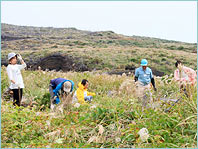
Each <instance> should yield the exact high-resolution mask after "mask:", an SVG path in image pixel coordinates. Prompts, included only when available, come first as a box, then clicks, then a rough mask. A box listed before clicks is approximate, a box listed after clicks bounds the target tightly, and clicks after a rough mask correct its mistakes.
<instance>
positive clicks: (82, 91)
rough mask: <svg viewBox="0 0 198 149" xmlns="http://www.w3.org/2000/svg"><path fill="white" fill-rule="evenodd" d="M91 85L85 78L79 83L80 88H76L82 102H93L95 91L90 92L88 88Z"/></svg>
mask: <svg viewBox="0 0 198 149" xmlns="http://www.w3.org/2000/svg"><path fill="white" fill-rule="evenodd" d="M88 86H89V82H88V80H86V79H83V80H82V82H79V83H78V89H77V90H76V97H77V99H78V102H79V103H80V104H83V103H85V101H88V102H91V101H92V99H93V96H95V95H96V94H95V93H92V92H88V91H87V88H88Z"/></svg>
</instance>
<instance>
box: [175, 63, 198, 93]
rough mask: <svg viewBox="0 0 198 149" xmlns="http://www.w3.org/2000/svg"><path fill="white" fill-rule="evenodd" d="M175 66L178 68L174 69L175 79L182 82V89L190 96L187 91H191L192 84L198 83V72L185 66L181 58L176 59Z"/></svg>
mask: <svg viewBox="0 0 198 149" xmlns="http://www.w3.org/2000/svg"><path fill="white" fill-rule="evenodd" d="M175 67H176V68H177V69H176V70H175V71H174V79H175V80H176V81H177V82H178V83H179V84H180V91H184V93H185V94H186V96H187V97H188V96H189V95H188V93H187V92H189V91H190V89H189V88H190V86H193V85H194V84H196V78H197V74H196V72H195V71H194V70H193V69H192V68H189V67H186V66H184V65H183V64H182V63H181V61H180V60H177V61H176V63H175ZM187 90H188V91H187Z"/></svg>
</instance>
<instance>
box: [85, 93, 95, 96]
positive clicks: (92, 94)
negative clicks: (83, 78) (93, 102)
mask: <svg viewBox="0 0 198 149" xmlns="http://www.w3.org/2000/svg"><path fill="white" fill-rule="evenodd" d="M95 95H96V94H95V93H93V92H87V96H95Z"/></svg>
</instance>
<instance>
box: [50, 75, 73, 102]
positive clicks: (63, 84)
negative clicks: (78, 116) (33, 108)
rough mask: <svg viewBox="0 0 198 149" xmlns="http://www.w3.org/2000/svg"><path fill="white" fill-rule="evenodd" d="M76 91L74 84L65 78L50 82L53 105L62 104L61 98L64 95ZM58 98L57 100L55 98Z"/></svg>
mask: <svg viewBox="0 0 198 149" xmlns="http://www.w3.org/2000/svg"><path fill="white" fill-rule="evenodd" d="M73 89H74V82H73V81H71V80H67V79H64V78H56V79H53V80H50V85H49V92H50V96H51V104H58V103H60V99H59V96H60V95H63V94H64V93H65V94H66V95H68V94H69V93H71V92H72V91H73ZM55 97H56V98H55Z"/></svg>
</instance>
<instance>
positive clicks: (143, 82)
mask: <svg viewBox="0 0 198 149" xmlns="http://www.w3.org/2000/svg"><path fill="white" fill-rule="evenodd" d="M147 65H148V61H147V60H146V59H142V60H141V67H139V68H137V69H136V70H135V82H137V83H136V84H137V86H138V91H137V92H138V93H137V94H138V97H139V98H143V99H142V100H143V101H142V102H143V106H146V104H147V102H148V101H147V100H146V93H148V92H149V94H151V93H150V83H152V85H153V88H154V90H155V91H157V89H156V87H155V80H154V77H153V74H152V70H151V69H150V68H149V67H147ZM151 100H152V99H151Z"/></svg>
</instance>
